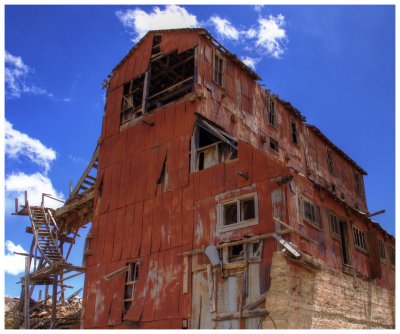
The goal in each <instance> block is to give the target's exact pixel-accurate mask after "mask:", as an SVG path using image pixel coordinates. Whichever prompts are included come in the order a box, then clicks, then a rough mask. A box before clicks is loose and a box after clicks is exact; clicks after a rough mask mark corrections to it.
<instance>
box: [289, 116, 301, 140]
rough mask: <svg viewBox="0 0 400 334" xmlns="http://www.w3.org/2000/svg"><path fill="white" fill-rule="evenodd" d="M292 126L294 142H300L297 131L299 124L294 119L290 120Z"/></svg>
mask: <svg viewBox="0 0 400 334" xmlns="http://www.w3.org/2000/svg"><path fill="white" fill-rule="evenodd" d="M290 128H291V131H292V142H293V143H295V144H299V138H298V133H297V124H296V122H295V121H294V120H291V121H290Z"/></svg>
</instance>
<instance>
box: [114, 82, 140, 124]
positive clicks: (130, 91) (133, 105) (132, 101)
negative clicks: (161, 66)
mask: <svg viewBox="0 0 400 334" xmlns="http://www.w3.org/2000/svg"><path fill="white" fill-rule="evenodd" d="M143 84H144V75H141V76H139V77H136V78H134V79H132V80H131V81H129V82H127V83H125V84H124V92H123V97H122V105H121V113H120V125H122V124H124V123H127V122H129V121H130V120H131V119H133V118H137V117H139V116H140V115H142V99H143Z"/></svg>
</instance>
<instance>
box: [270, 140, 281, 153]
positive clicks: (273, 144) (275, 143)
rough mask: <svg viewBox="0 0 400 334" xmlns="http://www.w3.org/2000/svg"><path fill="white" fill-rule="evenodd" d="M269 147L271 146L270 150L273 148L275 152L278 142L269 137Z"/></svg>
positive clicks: (277, 148)
mask: <svg viewBox="0 0 400 334" xmlns="http://www.w3.org/2000/svg"><path fill="white" fill-rule="evenodd" d="M269 147H270V148H271V150H273V151H275V152H279V145H278V142H277V141H276V140H275V139H273V138H270V139H269Z"/></svg>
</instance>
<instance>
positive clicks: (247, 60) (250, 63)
mask: <svg viewBox="0 0 400 334" xmlns="http://www.w3.org/2000/svg"><path fill="white" fill-rule="evenodd" d="M241 59H242V62H243V63H245V64H246V65H247V66H248V67H251V68H252V69H253V70H255V68H256V65H257V63H258V62H259V59H256V58H252V57H248V56H245V57H242V58H241Z"/></svg>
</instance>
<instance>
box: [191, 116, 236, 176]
mask: <svg viewBox="0 0 400 334" xmlns="http://www.w3.org/2000/svg"><path fill="white" fill-rule="evenodd" d="M191 154H193V158H194V161H193V164H194V166H193V167H194V168H192V170H193V169H194V170H195V171H200V170H203V169H207V168H210V167H212V166H215V165H217V164H219V163H222V162H225V161H228V160H232V159H236V158H237V142H236V141H235V140H233V138H232V137H230V136H229V135H228V134H227V133H225V132H224V131H222V130H220V129H217V128H216V127H214V126H212V125H211V124H209V123H207V122H205V121H203V120H199V121H198V122H197V125H196V128H195V130H194V133H193V137H192V152H191Z"/></svg>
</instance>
